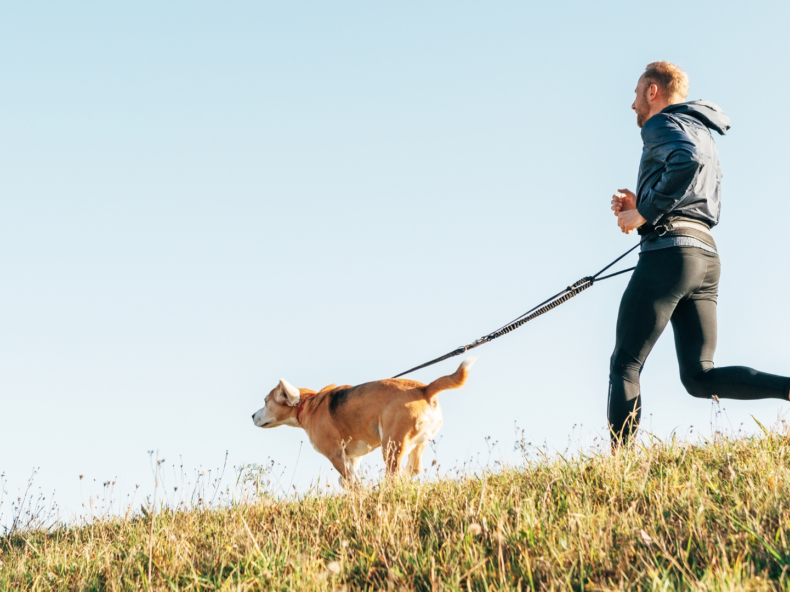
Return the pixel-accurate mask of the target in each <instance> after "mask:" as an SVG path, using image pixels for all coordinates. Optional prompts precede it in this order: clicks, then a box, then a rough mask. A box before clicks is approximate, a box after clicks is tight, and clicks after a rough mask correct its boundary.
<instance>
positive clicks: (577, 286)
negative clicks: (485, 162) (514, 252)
mask: <svg viewBox="0 0 790 592" xmlns="http://www.w3.org/2000/svg"><path fill="white" fill-rule="evenodd" d="M667 226H668V225H667ZM659 228H661V230H659ZM667 230H668V228H666V226H664V227H657V228H656V229H655V230H653V231H652V232H651V233H650V234H648V235H645V236H644V238H642V240H641V241H639V242H638V243H637V244H636V245H634V246H633V247H631V248H630V249H628V250H627V251H626V252H625V253H623V254H622V255H620V256H619V257H618V258H617V259H615V260H614V261H612V262H611V263H610V264H609V265H607V266H606V267H604V268H603V269H602V270H601V271H599V272H598V273H596V274H595V275H589V276H587V277H583V278H582V279H580V280H579V281H578V282H576V283H574V284H571V285H570V286H568V287H567V288H565V289H564V290H563V291H562V292H559V293H557V294H555V295H554V296H552V297H551V298H548V299H547V300H544V301H543V302H541V303H540V304H538V305H537V306H536V307H534V308H531V309H530V310H528V311H527V312H525V313H524V314H522V315H521V316H519V317H516V318H515V319H513V320H512V321H510V322H509V323H508V324H507V325H504V326H502V327H500V328H499V329H497V330H496V331H494V332H492V333H489V334H488V335H483V337H481V338H480V339H475V340H474V341H473V342H472V343H469V344H467V345H462V346H461V347H459V348H456V349H454V350H453V351H451V352H450V353H448V354H445V355H443V356H441V357H439V358H436V359H435V360H431V361H430V362H426V363H425V364H420V365H419V366H415V367H414V368H412V369H411V370H406V372H401V373H400V374H398V375H397V376H393V378H400V377H401V376H405V375H406V374H410V373H412V372H414V371H415V370H420V369H421V368H427V367H428V366H433V365H434V364H438V363H439V362H443V361H444V360H447V359H449V358H453V357H455V356H460V355H461V354H462V353H464V352H467V351H469V350H470V349H474V348H476V347H480V346H481V345H483V344H484V343H488V342H489V341H493V340H494V339H496V338H497V337H502V336H503V335H507V334H508V333H510V332H511V331H514V330H516V329H518V328H519V327H521V326H522V325H524V324H526V323H528V322H530V321H531V320H532V319H536V318H538V317H539V316H540V315H542V314H545V313H547V312H549V311H550V310H552V309H554V308H556V307H558V306H559V305H560V304H562V303H563V302H567V301H568V300H570V299H571V298H573V297H574V296H576V295H577V294H580V293H582V292H584V291H585V290H586V289H587V288H591V287H592V286H593V284H594V283H595V282H602V281H603V280H608V279H609V278H613V277H616V276H618V275H621V274H623V273H628V272H629V271H633V270H634V269H636V267H629V268H628V269H624V270H622V271H617V272H615V273H610V274H609V275H605V276H602V277H599V276H601V274H602V273H603V272H605V271H607V270H608V269H609V268H610V267H612V266H613V265H614V264H615V263H617V262H619V261H620V260H621V259H622V258H623V257H625V256H626V255H629V254H630V253H631V252H632V251H634V250H635V249H636V248H637V247H640V246H642V244H643V243H646V242H648V241H651V240H653V239H654V238H657V237H659V236H665V235H666V234H667Z"/></svg>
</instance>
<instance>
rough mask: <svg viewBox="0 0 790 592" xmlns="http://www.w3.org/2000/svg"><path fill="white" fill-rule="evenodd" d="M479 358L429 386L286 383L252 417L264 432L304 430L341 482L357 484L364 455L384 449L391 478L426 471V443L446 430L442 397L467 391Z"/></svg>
mask: <svg viewBox="0 0 790 592" xmlns="http://www.w3.org/2000/svg"><path fill="white" fill-rule="evenodd" d="M475 360H476V358H467V359H466V360H464V361H463V362H462V363H461V365H460V366H459V367H458V370H456V371H455V372H454V373H453V374H450V375H449V376H442V377H441V378H437V379H436V380H434V381H433V382H432V383H431V384H429V385H427V386H426V385H424V384H422V383H421V382H417V381H415V380H408V379H404V378H390V379H388V380H377V381H375V382H368V383H365V384H360V385H359V386H335V385H330V386H327V387H324V388H322V389H321V390H320V391H318V392H315V391H312V390H310V389H298V388H296V387H294V386H292V385H291V384H290V383H288V381H286V380H285V379H281V380H280V382H279V384H278V385H277V386H276V387H274V388H273V389H272V391H271V392H270V393H269V394H268V395H267V396H266V399H265V401H264V405H263V407H261V408H260V409H259V410H258V411H256V412H255V413H253V414H252V421H253V423H254V424H255V425H256V426H257V427H259V428H265V429H269V428H275V427H277V426H281V425H287V426H291V427H295V428H302V429H304V430H305V431H306V432H307V437H308V438H309V439H310V443H311V444H312V445H313V448H315V449H316V450H317V451H318V452H320V453H321V454H323V455H324V456H325V457H327V458H328V459H329V461H330V462H331V463H332V466H334V467H335V469H337V471H338V472H339V473H340V484H341V485H343V486H346V485H348V484H350V483H351V484H353V483H354V482H355V481H356V478H357V474H356V470H357V466H358V465H359V462H360V460H361V458H362V457H363V456H365V455H366V454H368V453H369V452H372V451H373V450H375V449H376V448H378V447H379V446H381V448H382V454H383V456H384V463H385V466H386V472H387V475H397V474H402V470H403V469H404V467H403V464H404V463H403V461H404V459H408V460H407V462H406V466H405V471H406V474H407V475H417V474H419V473H420V472H421V470H422V453H423V451H424V450H425V445H426V444H428V442H429V441H430V440H431V439H432V438H433V437H434V436H435V435H436V434H437V432H438V431H439V428H440V427H442V408H441V407H440V406H439V401H438V395H439V393H441V392H442V391H445V390H448V389H457V388H461V387H462V386H463V385H464V383H465V382H466V377H467V375H468V374H469V368H470V367H471V366H472V364H473V363H474V362H475Z"/></svg>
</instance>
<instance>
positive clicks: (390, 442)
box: [381, 437, 404, 475]
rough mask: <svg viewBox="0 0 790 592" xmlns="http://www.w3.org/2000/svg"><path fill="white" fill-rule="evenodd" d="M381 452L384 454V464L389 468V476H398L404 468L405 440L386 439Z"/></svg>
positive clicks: (382, 443)
mask: <svg viewBox="0 0 790 592" xmlns="http://www.w3.org/2000/svg"><path fill="white" fill-rule="evenodd" d="M381 451H382V453H383V454H384V464H385V465H386V466H387V475H397V474H398V473H400V470H401V467H402V466H403V456H404V450H403V440H397V439H395V438H386V437H385V438H384V440H383V441H382V442H381Z"/></svg>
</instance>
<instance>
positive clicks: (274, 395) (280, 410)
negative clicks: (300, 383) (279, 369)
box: [252, 378, 312, 428]
mask: <svg viewBox="0 0 790 592" xmlns="http://www.w3.org/2000/svg"><path fill="white" fill-rule="evenodd" d="M310 392H312V391H310ZM300 399H301V393H300V392H299V389H298V388H296V387H295V386H293V385H292V384H290V383H289V382H288V381H287V380H285V379H284V378H281V379H280V383H279V384H278V385H277V386H276V387H274V388H273V389H272V391H271V392H270V393H269V394H268V395H266V399H265V401H264V404H263V407H261V408H260V409H258V411H256V412H255V413H253V414H252V422H253V423H254V424H255V425H256V426H258V427H259V428H276V427H277V426H280V425H289V426H293V427H299V422H298V421H297V419H296V410H297V408H298V407H299V401H300Z"/></svg>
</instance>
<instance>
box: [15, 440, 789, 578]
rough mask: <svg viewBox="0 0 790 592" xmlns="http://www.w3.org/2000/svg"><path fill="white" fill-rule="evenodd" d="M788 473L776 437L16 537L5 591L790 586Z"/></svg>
mask: <svg viewBox="0 0 790 592" xmlns="http://www.w3.org/2000/svg"><path fill="white" fill-rule="evenodd" d="M789 461H790V434H789V433H786V432H785V433H774V432H766V434H765V436H762V437H760V438H735V439H729V440H728V439H720V440H717V441H715V442H713V443H709V444H706V445H704V446H691V445H689V444H681V443H671V444H662V443H656V444H655V445H653V446H646V447H643V448H641V449H637V450H631V451H626V452H623V453H620V454H617V455H614V456H612V455H610V454H608V453H602V454H600V455H593V456H588V457H584V458H580V459H574V460H570V461H568V462H566V461H564V460H562V458H558V459H556V460H543V461H540V462H533V463H530V464H529V465H527V466H525V467H522V468H518V469H507V470H504V471H501V472H497V473H493V474H491V473H489V474H486V475H483V476H482V477H480V476H478V477H468V478H465V479H460V480H449V479H448V480H439V481H436V482H429V483H384V484H382V485H381V486H378V487H370V488H366V489H361V490H360V491H356V492H350V493H346V494H336V495H325V494H319V493H317V492H313V493H310V494H307V495H305V496H301V497H299V498H297V499H291V500H287V501H280V502H278V501H276V500H275V499H273V498H270V497H267V496H266V495H262V496H260V497H259V498H258V499H257V500H256V501H254V502H253V503H245V504H236V505H229V506H228V507H225V508H219V509H216V508H215V509H206V510H201V509H199V508H192V509H190V510H185V511H178V512H173V511H170V512H167V511H165V512H161V513H159V514H158V515H157V516H156V517H155V519H154V521H153V525H152V521H151V516H150V515H148V514H143V515H138V516H136V517H134V518H131V519H128V520H120V519H114V520H108V521H96V522H95V523H93V524H91V525H87V526H82V527H59V528H54V529H51V530H50V531H49V532H42V531H34V532H24V533H16V534H11V535H6V536H4V537H2V538H0V561H1V562H2V563H1V564H0V590H20V589H24V590H142V589H154V590H213V589H223V590H270V589H275V590H302V589H309V590H313V589H314V590H341V589H344V588H345V589H347V590H379V589H385V590H386V589H394V590H401V589H406V590H412V589H416V590H431V589H433V590H442V589H447V590H505V589H507V590H511V589H533V588H534V589H550V590H560V589H575V590H608V589H622V590H645V589H699V590H703V589H704V590H737V589H780V588H781V589H787V588H788V587H790V570H788V565H790V545H789V543H788V529H789V528H790V472H789V471H788V468H789ZM152 526H153V528H151V527H152ZM151 532H153V536H152V537H151ZM149 545H150V547H151V548H152V549H153V552H152V553H151V555H150V570H151V581H150V582H149V580H148V572H149Z"/></svg>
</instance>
